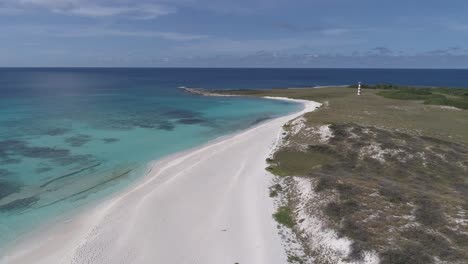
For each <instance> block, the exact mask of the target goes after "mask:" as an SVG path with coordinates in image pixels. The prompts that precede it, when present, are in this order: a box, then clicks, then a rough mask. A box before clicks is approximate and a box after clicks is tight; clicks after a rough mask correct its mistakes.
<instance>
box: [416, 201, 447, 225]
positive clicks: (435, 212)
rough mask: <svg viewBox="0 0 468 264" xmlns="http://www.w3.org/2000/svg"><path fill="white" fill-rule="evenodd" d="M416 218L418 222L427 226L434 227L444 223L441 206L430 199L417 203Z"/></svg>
mask: <svg viewBox="0 0 468 264" xmlns="http://www.w3.org/2000/svg"><path fill="white" fill-rule="evenodd" d="M415 216H416V220H417V221H418V222H420V223H421V224H423V225H426V226H431V227H434V226H437V225H440V224H442V223H443V222H444V217H443V213H442V209H441V208H440V205H439V204H438V203H437V202H435V201H434V200H431V199H430V198H428V197H424V198H420V199H419V200H418V201H417V208H416V211H415Z"/></svg>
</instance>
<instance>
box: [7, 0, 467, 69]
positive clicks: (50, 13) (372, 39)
mask: <svg viewBox="0 0 468 264" xmlns="http://www.w3.org/2000/svg"><path fill="white" fill-rule="evenodd" d="M467 10H468V1H466V0H448V1H440V0H424V1H423V0H412V1H411V0H392V1H383V0H381V1H379V0H0V66H1V67H23V66H24V67H29V66H32V67H41V66H47V67H62V66H65V67H334V68H354V67H364V68H373V67H377V68H468V16H467V15H466V11H467Z"/></svg>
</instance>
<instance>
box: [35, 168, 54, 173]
mask: <svg viewBox="0 0 468 264" xmlns="http://www.w3.org/2000/svg"><path fill="white" fill-rule="evenodd" d="M51 170H52V168H50V167H43V168H37V169H36V170H35V172H36V173H44V172H48V171H51Z"/></svg>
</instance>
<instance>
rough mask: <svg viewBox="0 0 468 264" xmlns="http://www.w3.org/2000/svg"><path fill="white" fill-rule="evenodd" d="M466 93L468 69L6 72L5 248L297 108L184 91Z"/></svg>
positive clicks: (0, 82) (0, 200)
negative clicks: (184, 154) (157, 167)
mask: <svg viewBox="0 0 468 264" xmlns="http://www.w3.org/2000/svg"><path fill="white" fill-rule="evenodd" d="M358 81H362V82H364V83H395V84H411V85H425V86H450V87H468V70H369V69H173V68H171V69H162V68H161V69H158V68H156V69H147V68H144V69H143V68H142V69H137V68H131V69H126V68H107V69H102V68H0V252H1V248H2V245H4V244H5V243H6V242H7V241H11V240H13V239H15V238H17V237H18V236H19V235H20V234H22V233H24V232H27V231H28V230H30V229H31V228H34V227H35V226H37V225H39V224H40V223H43V222H45V221H47V220H48V219H51V218H54V217H57V216H58V215H61V214H64V213H66V212H70V211H71V210H73V209H74V208H79V207H80V206H83V205H86V204H89V203H91V202H92V201H96V200H98V199H100V198H102V197H105V196H106V195H109V194H111V193H112V192H115V191H116V190H119V189H121V188H123V187H124V186H127V185H128V184H130V183H131V182H133V181H134V180H135V179H137V178H138V177H141V176H142V175H144V173H145V171H146V169H147V165H148V163H149V162H150V161H152V160H155V159H158V158H161V157H163V156H166V155H169V154H172V153H175V152H178V151H181V150H185V149H188V148H192V147H196V146H199V145H201V144H203V143H206V142H207V141H209V140H212V139H215V138H217V137H219V136H222V135H226V134H229V133H233V132H235V131H238V130H241V129H245V128H247V127H249V126H252V125H254V124H256V123H258V122H261V121H262V120H265V119H268V118H272V117H276V116H280V115H284V114H287V113H290V112H293V111H297V110H298V109H299V107H300V106H299V105H297V104H293V103H289V102H282V101H276V100H265V99H253V98H238V97H201V96H194V95H189V94H185V93H184V92H182V91H181V90H180V89H177V87H179V86H188V87H199V88H209V89H228V88H243V89H245V88H281V87H310V86H326V85H345V84H352V83H356V82H358Z"/></svg>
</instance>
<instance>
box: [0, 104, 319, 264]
mask: <svg viewBox="0 0 468 264" xmlns="http://www.w3.org/2000/svg"><path fill="white" fill-rule="evenodd" d="M285 100H288V99H285ZM295 101H297V102H300V103H303V104H304V109H303V110H302V111H300V112H298V113H295V114H291V115H288V116H284V117H280V118H276V119H273V120H269V121H267V122H264V123H261V124H259V125H257V126H255V127H253V128H251V129H248V130H246V131H243V132H241V133H238V134H235V135H233V136H230V137H227V138H225V139H222V140H216V141H214V142H212V143H209V144H207V145H205V146H202V147H200V148H197V149H194V150H191V151H186V152H184V153H180V154H178V155H174V156H171V157H169V158H166V159H162V160H160V161H158V162H155V163H154V165H153V166H152V168H151V171H150V172H149V173H148V175H147V176H145V177H144V178H142V179H141V180H139V181H138V182H137V183H135V184H134V185H132V186H131V187H129V188H128V189H126V190H123V191H121V192H119V193H117V194H115V195H114V196H112V197H110V198H108V199H107V200H105V201H103V202H101V203H99V204H97V205H95V206H92V207H90V208H86V210H83V211H81V212H79V213H78V214H76V215H74V216H73V217H69V218H67V219H63V220H60V221H59V222H58V223H57V224H55V225H53V226H51V227H48V228H46V229H45V230H41V231H38V232H35V233H34V235H30V236H29V237H28V238H26V239H23V240H21V241H19V242H17V243H16V244H14V245H13V246H12V247H11V248H10V249H9V250H8V252H7V255H6V256H4V257H3V258H2V259H0V262H1V263H21V264H25V263H35V264H38V263H47V264H51V263H112V264H115V263H162V264H183V263H187V264H189V263H190V264H224V263H227V264H234V263H239V264H262V263H265V264H274V263H287V260H286V255H285V253H284V249H283V247H282V245H281V239H280V237H279V235H278V233H277V228H276V225H277V223H276V222H275V221H274V220H273V218H272V213H273V212H274V207H273V201H272V199H271V198H270V197H269V195H268V187H269V186H270V184H271V175H269V174H268V172H267V171H266V170H265V167H266V166H267V165H266V162H265V158H266V157H267V156H268V155H269V154H270V152H271V151H272V148H273V147H274V145H275V143H276V141H277V140H278V138H279V135H280V132H281V126H282V125H283V124H284V123H286V122H287V121H289V120H291V119H293V118H295V117H297V116H299V115H302V114H303V113H305V112H309V111H313V110H314V109H316V108H317V107H319V106H320V104H319V103H316V102H311V101H302V100H295Z"/></svg>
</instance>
